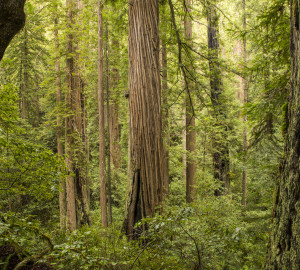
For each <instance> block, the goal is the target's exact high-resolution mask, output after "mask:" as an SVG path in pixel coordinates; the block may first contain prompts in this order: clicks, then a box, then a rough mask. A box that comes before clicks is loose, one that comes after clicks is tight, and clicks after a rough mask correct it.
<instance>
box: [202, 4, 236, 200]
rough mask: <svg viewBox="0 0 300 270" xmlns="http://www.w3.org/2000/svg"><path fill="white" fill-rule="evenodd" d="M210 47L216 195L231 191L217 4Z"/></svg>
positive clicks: (212, 11)
mask: <svg viewBox="0 0 300 270" xmlns="http://www.w3.org/2000/svg"><path fill="white" fill-rule="evenodd" d="M207 19H208V29H207V30H208V31H207V33H208V49H209V69H210V88H211V102H212V105H213V110H214V118H215V133H214V138H213V166H214V178H215V179H216V180H217V181H218V182H220V184H221V188H217V189H216V190H215V195H217V196H218V195H221V194H222V193H223V192H224V191H223V189H224V188H225V192H226V193H229V192H230V181H229V176H228V172H229V150H228V142H227V127H226V126H225V125H226V124H225V125H224V122H225V123H226V106H225V102H224V97H223V95H222V93H223V85H222V78H221V76H222V75H221V70H220V66H219V30H218V14H217V10H216V7H215V5H213V4H212V5H210V6H208V17H207Z"/></svg>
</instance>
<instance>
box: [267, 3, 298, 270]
mask: <svg viewBox="0 0 300 270" xmlns="http://www.w3.org/2000/svg"><path fill="white" fill-rule="evenodd" d="M290 6H291V13H290V14H291V37H290V53H291V69H292V70H291V83H290V92H289V100H288V101H289V102H288V117H287V119H286V121H287V123H286V124H287V134H286V138H285V139H286V140H285V153H284V159H283V164H282V166H281V167H282V169H281V177H280V180H279V184H278V187H277V189H276V193H275V195H276V198H275V204H274V211H273V228H272V232H271V235H270V243H269V248H268V253H267V260H266V264H265V269H268V270H269V269H286V270H287V269H291V270H292V269H295V270H296V269H299V266H300V249H299V247H300V170H299V162H300V136H299V127H300V117H299V102H300V92H299V84H300V77H299V72H298V69H299V41H300V38H299V28H300V27H299V9H298V7H299V1H298V0H291V1H290Z"/></svg>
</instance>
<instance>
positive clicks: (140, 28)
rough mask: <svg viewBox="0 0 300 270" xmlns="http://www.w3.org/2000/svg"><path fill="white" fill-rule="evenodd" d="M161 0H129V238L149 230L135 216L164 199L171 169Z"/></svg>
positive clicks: (151, 210)
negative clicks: (167, 158) (161, 55)
mask: <svg viewBox="0 0 300 270" xmlns="http://www.w3.org/2000/svg"><path fill="white" fill-rule="evenodd" d="M158 22H159V12H158V1H157V0H133V1H131V2H130V5H129V91H130V92H129V112H130V120H129V127H130V161H129V162H130V165H129V181H130V186H129V189H128V191H129V194H128V197H127V203H126V212H125V221H124V227H125V230H126V234H127V236H128V238H129V239H132V238H134V237H135V236H137V234H138V233H139V232H140V231H139V230H142V231H144V230H146V226H142V227H140V228H138V229H134V225H135V223H136V222H138V221H139V220H141V219H142V218H144V217H147V216H151V215H153V213H154V212H155V210H156V208H157V207H158V206H159V205H160V204H161V202H162V199H163V182H164V179H165V177H166V176H165V174H168V170H167V166H166V162H165V161H164V159H165V151H164V147H163V141H162V119H161V115H162V113H161V89H160V87H161V84H160V74H159V35H158Z"/></svg>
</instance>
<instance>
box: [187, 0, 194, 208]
mask: <svg viewBox="0 0 300 270" xmlns="http://www.w3.org/2000/svg"><path fill="white" fill-rule="evenodd" d="M186 6H187V12H188V13H190V12H191V1H190V0H186ZM184 30H185V39H186V41H187V43H188V44H189V45H190V46H192V45H193V42H192V38H193V31H192V21H191V18H190V16H189V15H187V16H186V18H185V21H184ZM189 68H190V69H192V67H189ZM185 88H186V96H185V106H186V111H185V116H186V120H185V130H186V151H187V162H186V201H187V202H188V203H190V202H193V201H194V200H195V199H196V195H197V189H196V159H195V156H196V131H195V116H194V113H193V104H192V94H193V90H194V89H193V88H194V85H193V82H191V81H190V80H187V82H186V84H185Z"/></svg>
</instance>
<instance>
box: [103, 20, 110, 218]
mask: <svg viewBox="0 0 300 270" xmlns="http://www.w3.org/2000/svg"><path fill="white" fill-rule="evenodd" d="M108 56H109V54H108V26H107V21H106V24H105V74H106V78H105V88H106V111H107V112H106V117H107V121H106V122H107V221H108V223H109V224H111V223H112V209H111V203H112V197H111V166H110V165H111V159H110V152H111V147H110V146H111V143H110V93H109V91H110V90H109V87H110V85H109V63H108Z"/></svg>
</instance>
